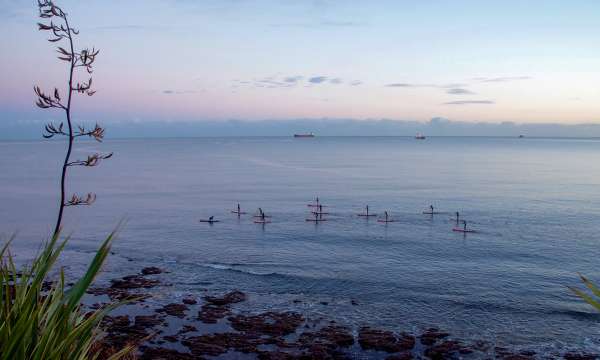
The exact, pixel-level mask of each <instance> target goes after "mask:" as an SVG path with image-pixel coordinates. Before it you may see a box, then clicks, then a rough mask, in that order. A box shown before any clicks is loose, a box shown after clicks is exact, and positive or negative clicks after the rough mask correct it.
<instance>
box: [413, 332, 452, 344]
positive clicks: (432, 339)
mask: <svg viewBox="0 0 600 360" xmlns="http://www.w3.org/2000/svg"><path fill="white" fill-rule="evenodd" d="M448 336H450V334H448V333H446V332H442V331H440V330H438V329H436V328H430V329H427V331H425V332H424V333H423V334H422V335H421V336H420V337H419V339H420V340H421V344H423V345H433V344H435V343H436V342H437V341H438V340H441V339H443V338H446V337H448Z"/></svg>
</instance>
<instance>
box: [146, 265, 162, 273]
mask: <svg viewBox="0 0 600 360" xmlns="http://www.w3.org/2000/svg"><path fill="white" fill-rule="evenodd" d="M162 273H163V269H160V268H157V267H156V266H149V267H145V268H143V269H142V275H156V274H162Z"/></svg>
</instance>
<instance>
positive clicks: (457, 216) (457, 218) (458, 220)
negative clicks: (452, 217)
mask: <svg viewBox="0 0 600 360" xmlns="http://www.w3.org/2000/svg"><path fill="white" fill-rule="evenodd" d="M459 222H460V214H459V213H458V211H457V212H456V225H458V224H459Z"/></svg>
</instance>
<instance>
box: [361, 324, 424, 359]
mask: <svg viewBox="0 0 600 360" xmlns="http://www.w3.org/2000/svg"><path fill="white" fill-rule="evenodd" d="M358 343H359V344H360V346H361V347H362V348H363V349H364V350H377V351H385V352H388V353H395V352H401V351H406V350H411V349H412V348H413V347H414V346H415V337H414V336H412V335H409V334H405V333H402V334H399V335H396V334H394V333H393V332H391V331H385V330H377V329H372V328H369V327H363V328H362V329H360V331H359V333H358Z"/></svg>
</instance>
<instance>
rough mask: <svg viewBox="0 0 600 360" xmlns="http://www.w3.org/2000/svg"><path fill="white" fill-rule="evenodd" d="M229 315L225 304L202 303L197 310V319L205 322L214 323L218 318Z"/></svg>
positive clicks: (229, 312)
mask: <svg viewBox="0 0 600 360" xmlns="http://www.w3.org/2000/svg"><path fill="white" fill-rule="evenodd" d="M229 315H231V311H230V310H229V307H227V306H216V305H212V304H204V305H202V308H200V311H199V312H198V319H199V320H200V321H202V322H203V323H206V324H216V323H217V321H218V320H220V319H222V318H224V317H226V316H229Z"/></svg>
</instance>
